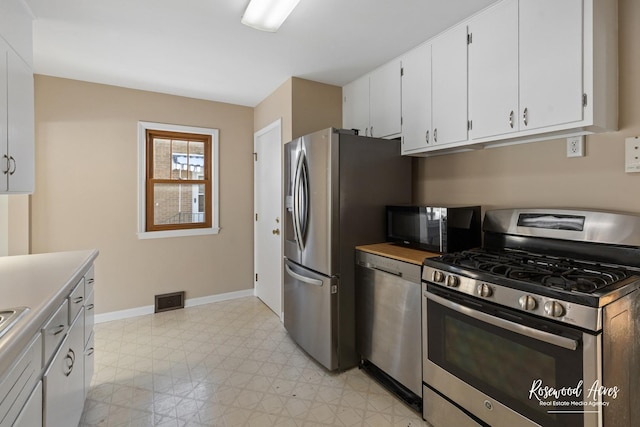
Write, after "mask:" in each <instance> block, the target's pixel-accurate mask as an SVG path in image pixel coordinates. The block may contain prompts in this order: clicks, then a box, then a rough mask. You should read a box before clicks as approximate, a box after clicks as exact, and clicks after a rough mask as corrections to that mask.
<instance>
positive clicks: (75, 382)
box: [44, 309, 85, 427]
mask: <svg viewBox="0 0 640 427" xmlns="http://www.w3.org/2000/svg"><path fill="white" fill-rule="evenodd" d="M82 310H84V309H81V311H80V314H79V315H78V317H76V319H75V321H74V323H73V325H72V326H71V329H69V333H68V335H67V337H66V338H65V339H64V341H63V342H62V344H61V345H60V348H58V352H57V353H56V356H55V357H54V358H53V361H52V362H51V364H50V365H49V367H48V369H47V370H46V371H45V373H44V425H45V426H47V427H69V426H77V425H78V423H79V422H80V417H81V415H82V409H83V407H84V386H85V382H84V378H85V372H84V362H85V358H84V348H85V347H84V312H83V311H82Z"/></svg>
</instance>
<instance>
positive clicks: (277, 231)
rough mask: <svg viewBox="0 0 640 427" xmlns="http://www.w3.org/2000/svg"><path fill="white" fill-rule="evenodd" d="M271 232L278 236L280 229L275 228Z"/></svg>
mask: <svg viewBox="0 0 640 427" xmlns="http://www.w3.org/2000/svg"><path fill="white" fill-rule="evenodd" d="M271 232H272V233H273V234H275V235H277V236H279V235H280V229H279V228H276V229H275V230H272V231H271Z"/></svg>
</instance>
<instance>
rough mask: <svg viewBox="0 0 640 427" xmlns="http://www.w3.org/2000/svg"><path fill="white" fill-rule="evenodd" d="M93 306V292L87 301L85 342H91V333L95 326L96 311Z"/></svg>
mask: <svg viewBox="0 0 640 427" xmlns="http://www.w3.org/2000/svg"><path fill="white" fill-rule="evenodd" d="M94 307H95V306H94V305H93V292H91V294H89V296H87V298H86V299H85V306H84V342H85V344H86V343H87V342H88V341H89V338H90V337H91V333H92V332H93V326H94V324H95V309H94Z"/></svg>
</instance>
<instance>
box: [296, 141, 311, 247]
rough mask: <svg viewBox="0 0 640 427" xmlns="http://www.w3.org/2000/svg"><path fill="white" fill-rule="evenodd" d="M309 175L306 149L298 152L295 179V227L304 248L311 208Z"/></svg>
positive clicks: (297, 237)
mask: <svg viewBox="0 0 640 427" xmlns="http://www.w3.org/2000/svg"><path fill="white" fill-rule="evenodd" d="M308 193H309V177H308V173H307V162H306V156H305V154H304V151H300V153H299V154H298V160H297V162H296V174H295V178H294V180H293V229H294V234H295V237H296V242H297V243H298V249H299V250H300V251H301V252H302V251H303V250H304V235H305V232H306V229H307V215H308V209H309V206H308V204H309V200H308V198H307V196H308Z"/></svg>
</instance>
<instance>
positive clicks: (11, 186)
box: [0, 0, 35, 194]
mask: <svg viewBox="0 0 640 427" xmlns="http://www.w3.org/2000/svg"><path fill="white" fill-rule="evenodd" d="M0 16H2V18H0V193H18V194H20V193H21V194H24V193H32V192H33V190H34V183H35V149H34V147H35V140H34V134H35V131H34V88H33V71H32V69H31V66H30V63H31V61H32V58H31V56H32V49H31V46H30V42H31V17H30V15H29V13H28V11H27V10H26V9H25V8H24V5H23V3H22V2H20V1H17V0H7V1H3V2H1V4H0ZM24 27H27V28H24ZM6 40H8V41H9V42H13V43H15V46H12V45H10V44H9V43H8V42H7V41H6Z"/></svg>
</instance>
